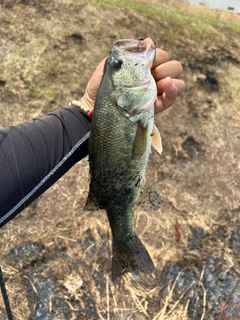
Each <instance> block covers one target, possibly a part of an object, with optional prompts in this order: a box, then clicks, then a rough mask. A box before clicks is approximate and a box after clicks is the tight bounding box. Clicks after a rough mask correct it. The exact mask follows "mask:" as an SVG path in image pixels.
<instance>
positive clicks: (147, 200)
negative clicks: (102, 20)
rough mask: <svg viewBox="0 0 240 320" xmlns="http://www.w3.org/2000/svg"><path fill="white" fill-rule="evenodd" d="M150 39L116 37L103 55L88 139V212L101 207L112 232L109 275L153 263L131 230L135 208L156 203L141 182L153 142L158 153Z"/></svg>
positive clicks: (152, 206) (153, 207)
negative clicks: (104, 56) (107, 53)
mask: <svg viewBox="0 0 240 320" xmlns="http://www.w3.org/2000/svg"><path fill="white" fill-rule="evenodd" d="M155 50H156V49H155V45H154V42H153V41H152V40H151V39H150V38H147V39H145V40H143V39H140V40H133V39H130V40H129V39H123V40H118V41H115V42H114V44H113V47H112V49H111V52H110V54H109V56H108V58H107V59H106V63H105V69H104V74H103V78H102V82H101V85H100V88H99V91H98V95H97V99H96V103H95V106H94V111H93V116H92V123H91V133H90V138H89V164H90V176H91V181H90V188H89V194H88V199H87V202H86V205H85V209H86V210H98V209H105V210H106V212H107V216H108V220H109V223H110V227H111V230H112V235H113V245H112V252H113V255H112V279H113V280H114V279H115V278H117V277H119V276H121V275H122V274H124V273H126V272H132V271H137V270H138V271H140V272H143V273H151V272H153V271H154V269H155V267H154V264H153V262H152V259H151V258H150V256H149V254H148V252H147V250H146V249H145V247H144V245H143V244H142V242H141V241H140V239H139V238H138V236H137V235H136V233H135V230H134V211H135V208H136V205H137V204H139V205H141V206H142V208H143V209H144V210H147V211H153V210H156V209H158V208H159V207H160V202H161V199H160V196H159V195H158V193H157V192H156V190H155V189H154V188H153V187H152V186H151V185H150V184H149V183H148V182H147V181H146V180H145V177H144V176H145V170H146V165H147V161H148V157H149V153H150V149H151V144H152V145H153V146H154V147H155V149H156V150H157V151H158V152H159V153H160V152H161V138H160V134H159V132H158V130H157V128H156V127H155V126H154V102H155V99H156V97H157V89H156V83H155V80H154V79H153V77H152V75H151V66H152V62H153V59H154V56H155Z"/></svg>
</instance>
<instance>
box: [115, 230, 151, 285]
mask: <svg viewBox="0 0 240 320" xmlns="http://www.w3.org/2000/svg"><path fill="white" fill-rule="evenodd" d="M154 270H155V266H154V264H153V262H152V259H151V257H150V255H149V253H148V252H147V250H146V248H145V247H144V245H143V244H142V242H141V241H140V239H139V238H138V236H137V235H134V236H133V238H131V239H130V240H129V241H128V242H127V243H124V244H120V243H114V241H113V258H112V280H115V279H116V278H117V277H120V276H121V275H123V274H124V273H127V272H132V271H140V272H143V273H151V272H153V271H154Z"/></svg>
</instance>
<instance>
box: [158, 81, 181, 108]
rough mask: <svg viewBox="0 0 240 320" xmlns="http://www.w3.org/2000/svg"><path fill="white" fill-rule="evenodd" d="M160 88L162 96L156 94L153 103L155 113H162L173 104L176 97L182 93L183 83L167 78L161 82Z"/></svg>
mask: <svg viewBox="0 0 240 320" xmlns="http://www.w3.org/2000/svg"><path fill="white" fill-rule="evenodd" d="M162 88H163V92H162V94H159V93H158V97H157V100H156V101H155V113H159V112H162V111H164V110H166V109H168V108H169V107H171V106H172V105H173V104H174V102H175V100H176V98H177V96H178V95H180V94H181V93H183V92H184V90H185V82H184V81H182V80H178V79H171V78H170V77H167V78H166V79H164V80H163V81H162Z"/></svg>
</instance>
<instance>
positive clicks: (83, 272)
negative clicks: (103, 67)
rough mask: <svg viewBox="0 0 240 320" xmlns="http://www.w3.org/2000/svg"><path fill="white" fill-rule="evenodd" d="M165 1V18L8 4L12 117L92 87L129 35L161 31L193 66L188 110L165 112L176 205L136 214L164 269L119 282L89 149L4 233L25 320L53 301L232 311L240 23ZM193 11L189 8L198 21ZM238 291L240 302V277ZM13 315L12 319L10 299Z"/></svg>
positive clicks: (155, 165)
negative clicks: (92, 200) (94, 207)
mask: <svg viewBox="0 0 240 320" xmlns="http://www.w3.org/2000/svg"><path fill="white" fill-rule="evenodd" d="M138 2H140V1H138ZM141 2H143V1H141ZM161 3H162V2H160V1H152V2H151V3H150V2H148V4H152V5H154V6H155V11H156V10H158V9H159V10H165V11H164V12H165V13H166V12H168V13H169V14H168V15H166V18H165V20H163V19H162V17H161V18H157V17H156V16H154V17H151V16H149V15H148V13H146V15H145V14H144V13H143V10H142V11H141V13H139V12H137V11H136V10H137V9H136V10H135V11H133V10H132V9H126V8H124V7H122V6H121V7H118V6H117V5H116V3H115V7H114V9H112V8H111V6H110V5H109V4H108V5H106V4H101V5H100V4H97V3H93V2H90V3H89V2H87V1H80V0H79V1H75V2H74V1H72V0H69V1H59V0H55V1H51V2H48V1H39V2H35V1H33V0H32V1H31V0H29V1H27V2H24V1H4V2H3V4H2V7H1V10H0V21H1V24H0V32H1V38H0V44H1V47H0V80H1V81H5V85H3V86H1V87H0V97H1V101H0V106H1V107H0V125H1V126H6V125H14V124H16V123H19V122H22V121H27V120H30V119H31V118H32V117H40V116H42V115H45V114H46V113H47V112H50V111H53V110H56V109H58V108H60V107H64V106H66V105H67V104H68V102H69V101H70V100H72V99H73V98H78V97H79V96H81V94H82V93H83V91H84V88H85V85H86V83H87V81H88V79H89V77H90V75H91V74H92V72H93V70H94V68H95V67H96V65H97V63H98V62H99V61H101V59H102V58H103V57H104V56H106V54H107V53H108V51H109V48H110V46H111V43H112V42H113V41H114V40H115V39H118V38H126V37H134V38H139V37H140V36H141V37H142V36H143V37H147V36H151V37H152V38H153V39H154V40H155V41H156V42H157V44H159V45H161V47H162V48H164V49H165V50H167V51H168V52H169V54H170V57H171V59H177V60H180V61H181V62H182V63H183V67H184V72H183V79H184V80H185V81H186V85H187V88H186V92H185V94H184V95H183V96H182V97H180V98H179V99H178V101H177V102H176V104H175V106H174V107H173V108H171V109H170V110H168V111H166V112H165V113H164V114H162V115H159V116H158V117H157V119H156V123H157V125H158V127H159V129H160V132H161V135H162V139H163V155H162V156H161V157H159V156H158V155H157V154H155V153H153V154H152V155H151V157H150V160H149V165H148V172H147V176H148V180H149V181H151V182H152V184H153V185H154V186H155V187H156V188H157V189H158V190H159V193H160V194H161V195H162V198H163V205H162V208H161V210H158V211H157V212H154V213H152V214H146V213H145V212H143V211H141V210H139V209H138V210H137V212H136V229H137V233H138V234H139V236H140V238H141V239H142V241H143V243H144V244H145V245H146V247H147V249H148V250H149V253H150V255H151V256H152V258H153V260H154V262H155V264H156V272H154V273H153V274H152V275H148V276H143V275H140V276H139V275H127V276H124V277H123V278H122V279H119V280H117V281H116V282H115V283H112V282H111V280H110V267H111V261H110V257H111V233H110V229H109V225H108V221H107V218H106V215H105V212H96V213H94V214H90V213H86V212H84V211H82V208H83V205H84V203H85V199H86V196H87V190H88V163H87V160H86V159H84V160H83V161H81V162H80V163H78V164H76V165H75V166H74V168H72V169H71V170H70V171H69V172H68V173H67V174H66V175H65V176H64V177H63V178H61V179H60V180H59V181H58V182H57V183H56V184H55V185H54V186H52V187H51V188H50V189H49V190H48V191H47V192H46V193H45V194H44V195H42V196H41V197H40V198H39V199H38V200H37V201H35V203H33V204H32V205H31V206H29V207H28V208H27V209H26V210H25V211H24V212H23V213H21V214H20V215H19V216H18V217H16V218H14V219H13V220H12V221H11V222H9V223H8V224H7V225H6V226H5V227H4V228H2V229H1V230H0V239H1V242H0V252H1V264H2V268H3V273H4V277H5V279H6V286H7V290H8V293H9V298H10V302H11V306H12V309H13V313H14V315H15V317H16V319H18V320H23V319H24V320H25V319H35V312H36V310H40V309H39V303H40V302H41V303H43V301H44V303H43V304H45V309H44V310H45V312H46V314H47V313H48V316H47V315H45V316H44V318H43V319H61V320H63V319H107V320H108V319H111V320H112V319H121V320H125V319H154V320H160V319H161V320H163V319H164V320H165V319H166V320H170V319H171V320H177V319H201V320H203V319H219V315H217V314H216V312H217V311H218V310H219V308H218V306H219V305H220V302H223V301H224V293H225V294H229V291H230V290H232V288H233V287H234V284H235V283H236V279H237V276H238V274H239V271H240V270H239V263H240V260H239V246H238V241H239V226H240V223H239V217H238V216H239V212H240V210H239V208H240V200H239V199H240V192H239V185H240V176H239V167H240V162H239V155H240V147H239V139H240V135H239V127H240V120H239V119H240V109H239V101H240V91H239V83H240V72H239V71H240V70H239V64H240V60H239V56H238V52H239V49H240V42H239V39H240V38H239V32H238V31H236V29H235V27H234V26H233V28H231V27H230V26H229V25H228V26H227V27H225V26H224V25H216V24H215V23H214V24H213V26H212V27H210V29H209V25H210V22H209V20H208V22H207V23H208V27H207V29H204V27H203V28H202V29H201V30H199V28H198V26H199V24H200V23H202V24H204V21H203V20H201V19H200V18H199V17H198V16H202V15H205V16H209V17H211V18H214V19H216V18H219V19H227V18H226V17H229V14H227V13H219V12H214V11H211V10H208V9H206V8H202V7H198V8H195V7H193V6H190V5H187V4H185V3H184V4H181V6H179V4H178V3H177V2H172V3H171V4H169V2H168V1H166V2H165V1H164V3H163V5H162V4H161ZM200 10H204V12H203V11H200ZM146 12H147V10H146ZM174 12H175V13H174ZM182 12H185V13H187V14H188V15H186V16H184V19H180V18H179V14H181V13H182ZM159 14H160V13H159ZM175 14H176V15H175ZM211 15H212V16H211ZM223 16H224V17H223ZM169 17H170V18H169ZM174 17H175V18H174ZM188 17H190V18H188ZM231 17H232V19H235V18H236V19H239V17H237V16H236V17H235V16H234V17H233V16H232V15H231ZM167 19H170V20H167ZM188 19H190V20H188ZM189 21H191V23H189ZM194 21H195V22H194ZM224 21H225V20H224ZM232 21H233V20H231V22H232ZM235 23H238V21H237V20H236V21H235ZM170 27H171V28H170ZM181 30H184V32H181ZM204 30H205V31H204ZM206 30H207V31H206ZM175 31H176V32H175ZM205 32H206V33H205ZM181 33H182V35H181ZM197 33H198V35H199V37H200V35H201V41H200V42H199V37H198V41H196V39H195V37H194V34H197ZM73 35H77V36H73ZM186 35H188V36H186ZM213 269H214V270H213ZM220 272H226V274H227V276H228V279H229V283H228V286H227V287H226V289H224V290H225V291H224V290H223V291H221V290H220V289H221V286H222V287H223V286H224V284H225V282H224V281H223V282H219V281H218V280H217V279H218V275H219V273H220ZM210 276H212V277H213V280H212V283H213V282H214V281H215V280H216V288H213V287H212V286H211V282H208V281H207V279H208V277H210ZM188 280H189V281H188ZM235 292H236V295H233V297H232V299H233V300H231V301H233V302H236V301H237V294H238V293H239V288H238V287H237V288H236V289H235ZM215 294H217V297H215ZM214 297H215V298H214ZM44 299H45V300H44ZM214 299H215V302H216V303H214V302H213V301H214ZM231 301H230V302H231ZM230 302H229V303H230ZM41 310H42V312H43V308H42V309H41ZM237 312H239V309H238V305H237V304H236V305H234V306H233V307H232V308H229V309H228V310H227V311H226V313H227V314H229V315H230V316H231V317H232V319H234V315H235V314H237ZM0 319H1V320H2V319H4V320H5V319H6V316H5V313H4V307H3V303H2V300H1V298H0ZM235 319H236V318H235Z"/></svg>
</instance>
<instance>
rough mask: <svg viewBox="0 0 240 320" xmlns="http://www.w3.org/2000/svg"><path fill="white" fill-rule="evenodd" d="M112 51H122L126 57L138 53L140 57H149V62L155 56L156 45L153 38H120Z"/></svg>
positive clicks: (150, 62)
mask: <svg viewBox="0 0 240 320" xmlns="http://www.w3.org/2000/svg"><path fill="white" fill-rule="evenodd" d="M112 51H118V52H119V51H120V52H122V53H123V54H124V55H125V56H126V57H127V56H128V55H131V56H132V54H134V55H135V54H136V56H137V57H138V58H139V59H140V58H147V60H148V62H149V64H152V60H153V58H154V56H155V52H156V46H155V43H154V41H153V40H152V39H151V38H146V39H139V40H136V39H120V40H117V41H115V42H114V43H113V47H112Z"/></svg>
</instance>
